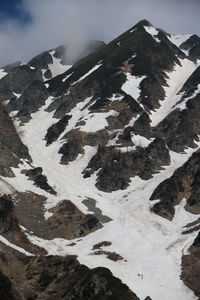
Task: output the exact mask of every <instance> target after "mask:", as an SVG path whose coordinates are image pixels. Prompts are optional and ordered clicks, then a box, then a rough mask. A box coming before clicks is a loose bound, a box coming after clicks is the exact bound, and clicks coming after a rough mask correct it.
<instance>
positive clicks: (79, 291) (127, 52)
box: [0, 20, 200, 300]
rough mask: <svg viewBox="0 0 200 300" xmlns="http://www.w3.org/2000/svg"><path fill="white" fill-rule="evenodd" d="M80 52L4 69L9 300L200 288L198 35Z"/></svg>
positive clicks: (1, 281) (5, 287)
mask: <svg viewBox="0 0 200 300" xmlns="http://www.w3.org/2000/svg"><path fill="white" fill-rule="evenodd" d="M69 57H70V56H69ZM69 57H68V55H67V47H64V46H60V47H58V48H55V49H52V50H50V51H46V52H43V53H42V54H40V55H38V56H36V57H34V58H33V59H31V60H30V61H29V62H28V63H26V64H22V63H20V62H16V63H14V64H11V65H8V66H5V67H3V68H1V69H0V78H1V79H0V299H2V300H35V299H38V300H54V299H58V300H60V299H63V300H82V299H83V300H136V299H140V300H160V299H162V300H192V299H200V231H199V230H200V139H199V137H200V118H199V116H200V37H198V36H197V35H171V34H168V33H166V32H165V31H163V30H160V29H157V28H155V27H153V26H152V25H151V24H150V23H149V22H148V21H146V20H142V21H140V22H139V23H138V24H136V25H135V26H134V27H132V28H131V29H129V30H128V31H127V32H125V33H123V34H122V35H120V36H119V37H117V38H116V39H115V40H113V41H112V42H110V43H108V44H105V43H104V42H101V41H90V42H89V43H88V44H87V45H85V49H84V51H82V53H79V54H78V55H77V57H76V58H74V59H71V58H69Z"/></svg>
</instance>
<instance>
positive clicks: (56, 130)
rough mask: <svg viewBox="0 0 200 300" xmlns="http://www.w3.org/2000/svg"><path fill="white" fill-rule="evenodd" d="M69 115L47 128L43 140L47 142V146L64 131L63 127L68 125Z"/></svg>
mask: <svg viewBox="0 0 200 300" xmlns="http://www.w3.org/2000/svg"><path fill="white" fill-rule="evenodd" d="M71 117H72V116H71V115H66V116H64V117H63V118H62V119H61V120H59V121H58V122H57V123H55V124H53V125H52V126H51V127H49V129H48V131H47V134H46V136H45V139H46V141H47V146H48V145H50V144H52V143H53V142H54V141H56V140H57V138H58V137H59V136H60V135H61V133H62V132H63V131H64V129H65V127H66V126H67V125H68V122H69V120H70V119H71Z"/></svg>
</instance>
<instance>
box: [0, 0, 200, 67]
mask: <svg viewBox="0 0 200 300" xmlns="http://www.w3.org/2000/svg"><path fill="white" fill-rule="evenodd" d="M22 7H23V9H24V10H25V11H26V12H28V13H29V15H30V16H31V18H32V22H31V23H30V24H26V25H24V24H23V25H22V24H20V23H19V22H17V21H16V20H5V21H4V22H2V23H1V24H0V65H4V64H6V63H9V62H13V61H16V60H22V61H27V60H29V59H30V58H32V57H33V56H35V55H37V54H38V53H40V52H41V51H44V50H47V49H51V48H53V47H56V46H58V45H60V44H64V43H70V44H76V43H77V42H78V43H79V45H80V44H81V43H82V42H83V41H85V40H87V39H103V40H104V41H109V40H111V39H113V38H114V37H117V36H118V35H119V34H120V33H122V32H124V31H125V30H127V29H129V28H130V27H132V26H133V25H134V24H135V23H136V22H138V21H139V20H140V19H148V20H149V21H150V22H152V23H153V24H154V25H155V26H158V27H161V28H163V29H165V30H166V31H169V32H175V33H198V31H199V16H198V12H199V4H198V1H196V0H190V1H189V0H187V1H186V0H168V1H165V0H24V1H23V6H22Z"/></svg>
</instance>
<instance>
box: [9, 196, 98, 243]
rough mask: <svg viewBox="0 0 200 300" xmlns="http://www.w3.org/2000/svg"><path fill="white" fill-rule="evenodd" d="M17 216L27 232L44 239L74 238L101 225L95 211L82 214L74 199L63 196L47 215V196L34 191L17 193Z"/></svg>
mask: <svg viewBox="0 0 200 300" xmlns="http://www.w3.org/2000/svg"><path fill="white" fill-rule="evenodd" d="M15 201H16V203H17V206H16V207H15V211H16V216H17V219H18V221H19V223H20V225H22V226H23V227H25V228H26V229H27V230H28V232H32V234H33V235H35V236H38V237H40V238H43V239H48V240H50V239H54V238H65V239H68V240H69V239H74V238H77V237H81V236H84V235H86V234H88V233H90V232H92V231H95V230H97V229H99V228H101V227H102V225H101V223H100V222H99V221H98V219H97V218H96V217H95V216H94V215H90V214H88V215H85V214H83V213H82V212H81V211H80V210H79V209H78V208H77V207H76V206H75V205H74V204H73V203H72V202H70V201H69V200H63V201H62V202H60V203H58V204H57V205H56V206H55V207H53V208H51V209H50V211H49V212H50V213H52V216H50V217H49V218H48V219H47V220H46V219H45V218H44V212H45V211H44V204H45V201H46V199H45V197H43V196H41V195H37V194H34V193H30V192H29V193H18V194H16V195H15Z"/></svg>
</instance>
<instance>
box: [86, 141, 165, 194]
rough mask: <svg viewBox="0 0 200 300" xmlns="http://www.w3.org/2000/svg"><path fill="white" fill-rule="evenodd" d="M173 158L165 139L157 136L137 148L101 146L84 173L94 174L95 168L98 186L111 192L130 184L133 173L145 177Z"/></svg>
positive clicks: (150, 175)
mask: <svg viewBox="0 0 200 300" xmlns="http://www.w3.org/2000/svg"><path fill="white" fill-rule="evenodd" d="M169 162H170V157H169V152H168V149H167V148H166V146H165V144H164V142H163V141H162V140H159V139H156V140H154V141H153V142H152V143H151V144H150V145H149V146H148V147H147V148H145V149H144V148H140V149H138V150H136V151H130V152H120V151H119V150H116V149H115V148H114V147H99V149H98V152H97V154H96V155H94V156H93V158H92V159H91V161H90V162H89V164H88V166H87V168H86V169H85V170H84V177H88V176H91V174H93V173H94V172H95V171H97V170H99V169H100V171H99V172H98V173H97V175H98V179H97V183H96V186H97V187H98V188H99V189H100V190H103V191H106V192H110V191H116V190H119V189H121V190H123V189H125V188H127V186H128V185H129V182H130V177H134V176H140V177H141V178H142V179H144V180H148V179H149V178H151V177H152V175H153V173H154V172H155V170H156V171H158V170H159V168H161V167H162V166H163V165H167V164H169Z"/></svg>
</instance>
